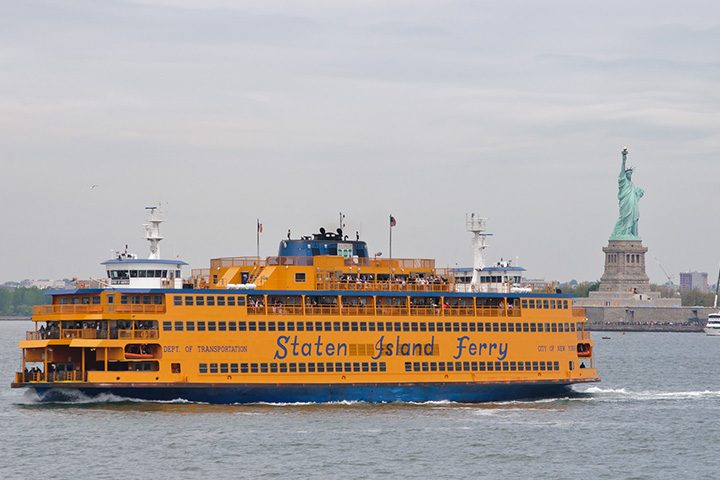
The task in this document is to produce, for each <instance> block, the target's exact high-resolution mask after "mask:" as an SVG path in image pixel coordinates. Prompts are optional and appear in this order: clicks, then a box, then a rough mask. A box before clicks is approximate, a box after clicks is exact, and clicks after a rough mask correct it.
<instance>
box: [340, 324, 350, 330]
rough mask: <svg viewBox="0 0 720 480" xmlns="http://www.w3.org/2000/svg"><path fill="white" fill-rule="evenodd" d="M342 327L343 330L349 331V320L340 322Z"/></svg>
mask: <svg viewBox="0 0 720 480" xmlns="http://www.w3.org/2000/svg"><path fill="white" fill-rule="evenodd" d="M342 329H343V332H349V331H350V322H342Z"/></svg>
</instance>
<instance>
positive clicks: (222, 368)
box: [220, 363, 230, 373]
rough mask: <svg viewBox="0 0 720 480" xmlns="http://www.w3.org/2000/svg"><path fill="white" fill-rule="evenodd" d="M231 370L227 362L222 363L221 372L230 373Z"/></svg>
mask: <svg viewBox="0 0 720 480" xmlns="http://www.w3.org/2000/svg"><path fill="white" fill-rule="evenodd" d="M229 372H230V370H229V369H228V364H227V363H221V364H220V373H229Z"/></svg>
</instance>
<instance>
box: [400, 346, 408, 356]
mask: <svg viewBox="0 0 720 480" xmlns="http://www.w3.org/2000/svg"><path fill="white" fill-rule="evenodd" d="M399 353H400V355H403V356H406V357H407V356H408V355H410V344H409V343H403V344H402V345H400V352H399Z"/></svg>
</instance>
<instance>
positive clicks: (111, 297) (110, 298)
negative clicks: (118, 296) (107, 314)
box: [61, 294, 115, 305]
mask: <svg viewBox="0 0 720 480" xmlns="http://www.w3.org/2000/svg"><path fill="white" fill-rule="evenodd" d="M61 300H62V299H61ZM65 300H66V303H67V298H65ZM107 303H108V304H110V305H112V304H113V303H115V295H110V294H108V296H107Z"/></svg>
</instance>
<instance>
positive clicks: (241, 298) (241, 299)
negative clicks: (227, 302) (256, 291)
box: [237, 295, 245, 307]
mask: <svg viewBox="0 0 720 480" xmlns="http://www.w3.org/2000/svg"><path fill="white" fill-rule="evenodd" d="M237 305H238V307H244V306H245V295H241V296H239V297H237Z"/></svg>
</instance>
